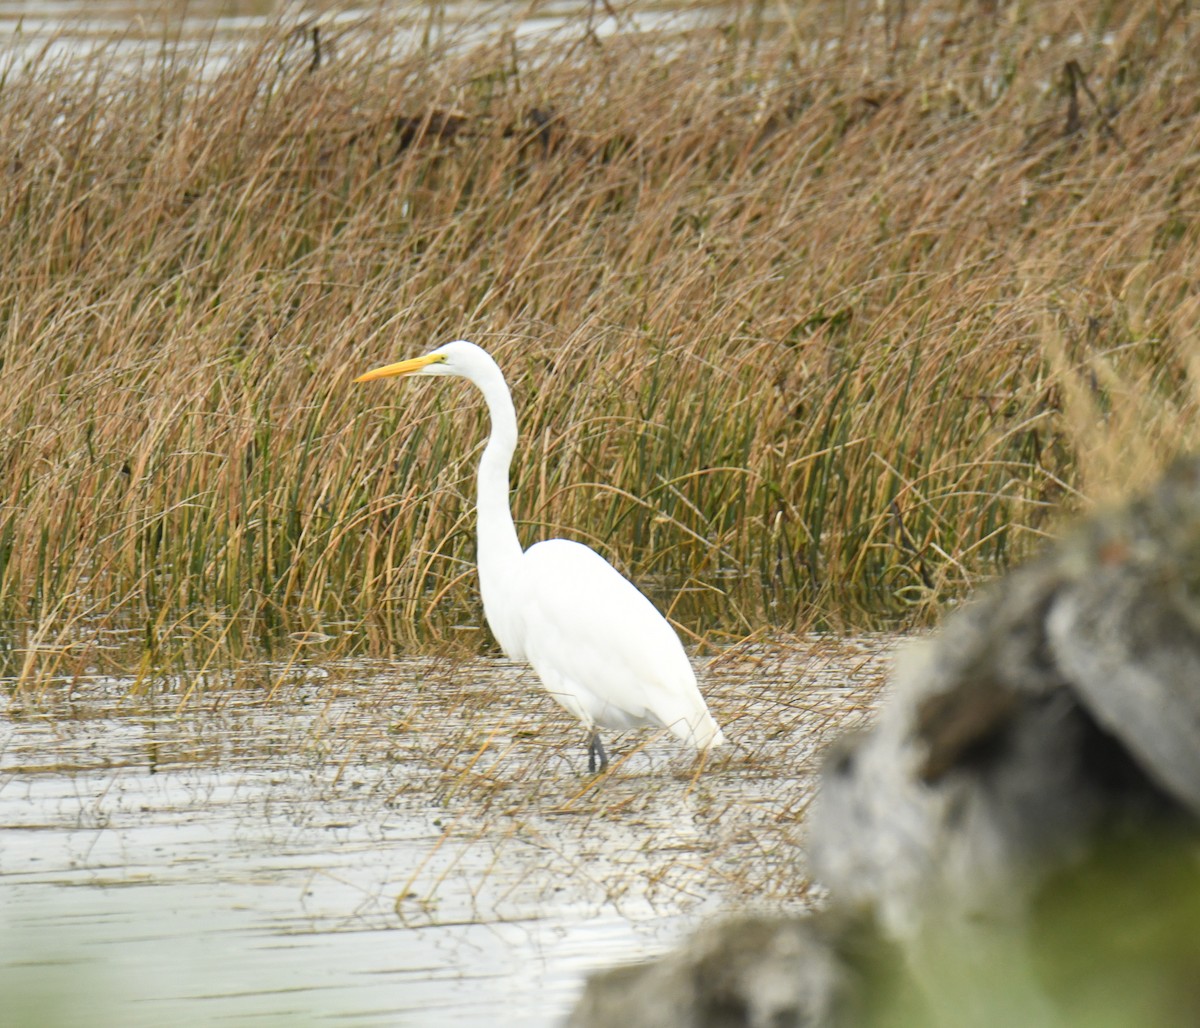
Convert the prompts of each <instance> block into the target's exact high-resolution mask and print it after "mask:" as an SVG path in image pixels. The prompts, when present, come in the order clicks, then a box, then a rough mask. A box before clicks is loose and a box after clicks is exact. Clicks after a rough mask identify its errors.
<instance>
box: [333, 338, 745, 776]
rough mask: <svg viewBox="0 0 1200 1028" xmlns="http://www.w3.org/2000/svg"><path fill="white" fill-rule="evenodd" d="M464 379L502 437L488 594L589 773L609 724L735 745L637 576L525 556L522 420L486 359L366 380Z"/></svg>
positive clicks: (401, 366)
mask: <svg viewBox="0 0 1200 1028" xmlns="http://www.w3.org/2000/svg"><path fill="white" fill-rule="evenodd" d="M395 375H456V376H458V377H460V378H465V379H466V380H467V381H468V382H473V383H474V384H475V385H476V386H477V387H478V388H479V390H480V391H481V392H482V393H483V398H484V401H485V402H486V403H487V408H488V413H489V415H490V416H491V421H492V432H491V435H490V436H489V438H488V442H487V446H486V447H485V449H484V451H483V457H482V458H480V461H479V478H478V486H479V499H478V505H477V508H476V512H477V515H478V535H479V554H478V563H479V589H480V592H481V593H482V594H483V611H484V614H485V615H486V616H487V622H488V624H489V625H490V626H491V628H492V632H493V633H494V634H495V636H496V639H497V641H499V643H500V646H501V647H502V648H503V650H504V652H505V653H506V654H507V655H508V656H509V657H510V658H512V659H513V660H518V661H527V662H528V663H529V664H531V665H533V669H534V670H535V671H536V672H537V675H538V677H539V678H540V679H541V680H542V684H543V685H544V686H545V687H546V690H547V691H548V692H549V693H550V695H551V696H553V697H554V698H555V699H556V700H557V701H558V702H559V703H560V704H562V706H564V707H566V709H567V710H569V711H570V712H571V713H572V714H574V715H575V716H576V717H577V718H579V720H580V721H582V722H583V724H584V727H585V728H586V729H587V731H588V733H589V738H588V770H589V771H595V770H596V758H597V757H599V760H600V770H601V771H603V770H605V769H606V768H607V767H608V755H607V754H606V753H605V752H604V746H603V745H602V744H601V742H600V733H599V731H598V727H601V728H612V729H621V728H632V727H634V726H635V725H646V724H649V725H659V726H662V727H664V728H667V729H669V730H670V731H671V732H672V733H673V734H674V735H676V736H678V737H679V738H680V739H683V740H684V741H685V742H690V743H691V744H692V745H694V746H695V747H696V748H697V749H699V750H708V749H710V748H711V747H713V746H719V745H721V744H722V743H723V742H724V741H725V737H724V736H723V735H722V734H721V729H720V728H719V727H718V726H717V723H716V722H715V721H714V720H713V718H712V715H711V714H709V712H708V707H707V706H705V703H704V699H703V697H702V696H701V695H700V690H699V689H698V688H697V687H696V676H695V674H694V673H693V671H692V666H691V663H690V662H689V661H688V658H687V654H686V653H684V651H683V646H682V644H681V643H680V642H679V636H677V635H676V634H675V630H674V629H673V628H672V627H671V626H670V625H669V624H668V623H667V621H666V619H665V618H664V617H663V616H662V615H661V614H660V613H659V612H658V611H657V610H656V609H655V608H654V605H653V604H652V603H651V602H650V601H649V600H648V599H646V597H645V596H643V595H642V594H641V593H640V592H638V590H637V588H636V587H635V586H634V585H633V583H632V582H630V581H629V580H628V579H626V578H623V577H622V576H621V574H620V573H619V572H618V571H617V570H616V569H615V568H614V567H613V566H612V565H611V564H609V563H608V561H606V560H605V559H604V558H603V557H601V556H600V555H599V554H598V553H596V552H595V551H594V550H591V549H589V548H588V547H587V546H584V545H583V544H582V543H577V542H571V541H570V540H568V539H547V540H545V541H543V542H540V543H537V544H535V545H534V546H531V547H530V548H529V549H528V550H522V549H521V543H520V541H519V540H518V539H517V529H516V526H515V525H514V524H513V518H512V511H511V509H510V508H509V500H508V469H509V465H510V464H511V463H512V456H513V451H514V450H515V449H516V446H517V414H516V410H515V409H514V408H513V402H512V394H511V393H510V392H509V390H508V385H507V384H506V383H505V381H504V374H503V373H502V372H501V371H500V368H499V366H498V365H497V364H496V362H495V361H494V360H492V358H491V357H490V356H489V355H488V353H487V351H485V350H483V349H481V348H480V347H478V346H476V345H475V344H474V343H469V342H467V341H466V340H465V339H458V340H455V341H454V342H452V343H447V344H446V345H445V346H439V347H438V348H437V349H436V350H433V351H431V352H430V353H427V354H425V356H423V357H416V358H413V359H412V360H406V361H400V362H399V363H398V364H388V365H387V366H385V367H382V368H376V369H375V370H374V371H368V372H367V373H366V374H365V375H360V376H359V377H358V378H356V379H355V381H356V382H371V381H374V380H375V379H379V378H390V377H392V376H395Z"/></svg>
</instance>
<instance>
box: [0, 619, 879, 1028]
mask: <svg viewBox="0 0 1200 1028" xmlns="http://www.w3.org/2000/svg"><path fill="white" fill-rule="evenodd" d="M888 649H889V643H888V642H887V641H886V640H879V641H857V642H833V641H827V640H818V641H815V642H812V643H810V644H805V645H803V646H792V647H789V648H787V649H776V650H771V649H759V650H744V651H738V652H731V653H729V654H726V655H723V656H722V657H721V658H719V659H718V660H716V661H713V662H711V664H710V665H709V666H708V667H707V669H705V670H703V671H702V680H703V682H704V688H705V692H706V693H707V695H708V696H709V699H710V705H711V706H712V708H713V710H714V713H715V714H716V716H717V717H718V720H720V721H722V722H723V723H724V724H725V726H726V728H727V732H728V734H729V735H730V736H731V738H733V739H735V740H736V741H737V743H738V747H737V749H736V750H734V751H733V752H730V753H729V754H727V755H725V754H723V755H722V756H721V757H719V758H717V759H714V760H712V761H710V762H709V764H708V765H707V766H706V767H704V768H703V769H701V768H699V767H698V766H697V765H696V764H695V763H694V762H693V761H692V760H691V759H690V758H689V756H688V754H686V753H685V752H683V751H682V749H681V748H680V747H679V746H678V744H677V743H676V742H675V741H674V740H672V739H670V738H668V737H664V736H662V735H660V734H655V733H651V732H643V733H636V732H631V733H625V734H624V735H622V736H617V737H612V738H611V739H610V742H611V746H610V752H612V753H613V755H614V759H613V769H612V770H611V771H610V773H609V774H608V775H607V776H606V777H605V778H603V779H600V780H596V779H593V778H592V777H591V776H588V775H587V774H586V773H585V766H586V754H585V752H584V746H583V740H582V735H581V732H580V731H579V728H578V726H577V725H574V724H572V723H571V721H570V719H569V718H567V717H566V715H564V714H562V713H561V712H559V710H558V708H557V707H556V706H555V705H554V704H553V703H552V702H551V701H550V700H548V699H547V698H546V697H544V696H542V695H541V694H540V693H539V692H538V691H537V686H536V683H535V681H534V680H533V679H532V678H531V677H530V676H529V675H528V674H527V673H522V672H519V671H516V670H514V669H512V668H510V667H508V666H507V665H505V664H502V663H497V662H491V661H472V662H467V663H459V662H451V661H432V660H410V661H406V662H391V663H382V662H380V663H371V664H367V663H355V664H346V663H331V664H328V665H321V664H320V663H313V664H309V665H307V666H305V667H302V668H296V667H292V668H289V669H279V668H262V669H260V670H261V673H262V674H261V680H262V683H263V684H262V687H261V688H249V689H247V688H235V687H232V686H224V687H222V686H220V685H217V684H213V683H210V684H209V686H208V687H207V688H206V689H203V690H199V691H196V690H193V691H192V693H191V694H190V695H189V697H188V699H187V700H186V702H184V703H182V704H181V701H180V696H181V692H180V690H181V688H182V686H181V683H180V682H178V681H172V682H171V683H170V688H167V684H168V683H159V686H160V687H161V688H162V689H163V691H162V692H161V693H159V694H158V695H157V696H154V695H151V696H146V695H141V696H132V695H130V694H129V688H130V683H129V682H124V681H122V680H119V679H111V678H108V679H104V678H95V679H92V680H89V679H88V678H87V677H86V676H85V677H83V678H79V679H76V680H75V681H74V683H73V684H72V685H70V686H67V685H64V686H63V689H62V693H63V694H65V695H56V696H54V697H53V699H51V698H49V694H48V693H44V694H43V695H42V697H40V698H39V700H38V701H37V702H32V701H30V700H28V699H13V700H11V701H9V702H8V703H7V707H6V708H5V709H4V710H3V711H2V712H0V995H3V996H5V997H6V1024H16V1025H21V1024H30V1025H33V1024H38V1025H46V1024H72V1023H92V1024H94V1023H113V1024H116V1023H119V1024H122V1025H139V1024H146V1025H154V1024H163V1023H195V1022H197V1021H200V1020H204V1021H206V1022H207V1021H213V1022H216V1023H221V1022H227V1023H231V1024H284V1023H286V1024H325V1023H330V1022H333V1021H337V1022H338V1023H349V1024H430V1023H453V1024H504V1023H509V1024H529V1025H541V1024H553V1023H556V1022H557V1021H559V1020H560V1019H561V1018H562V1017H563V1016H564V1014H565V1013H566V1011H567V1010H569V1009H570V1006H571V1004H572V1002H573V1000H574V998H575V996H576V995H577V993H578V990H579V988H580V986H581V984H582V979H583V976H584V974H585V973H586V972H587V971H589V970H590V969H592V968H595V967H601V966H607V965H611V964H614V963H618V962H622V961H626V960H633V959H638V958H644V957H647V956H650V955H653V954H655V953H658V952H661V951H662V950H664V949H666V948H668V947H669V946H670V945H671V944H672V943H673V942H674V941H676V940H677V939H678V938H679V937H680V936H681V935H682V934H684V933H685V932H686V931H687V930H688V929H689V928H691V927H693V926H694V925H695V924H696V923H697V922H698V921H699V920H700V919H701V918H702V917H703V916H704V915H706V914H711V913H715V912H717V911H719V910H722V909H730V908H740V907H744V906H747V905H754V904H755V903H757V904H760V905H761V904H764V903H765V904H771V905H777V906H787V907H789V908H801V907H804V906H805V905H806V904H808V902H809V895H808V891H809V890H808V886H807V883H806V881H805V878H804V870H803V867H802V865H801V863H800V861H799V858H798V856H797V846H798V844H799V842H800V837H801V832H802V818H803V812H804V809H805V806H806V805H807V802H808V799H809V797H810V795H811V788H812V775H813V771H814V767H815V760H814V757H815V755H816V753H817V751H818V750H819V748H820V746H821V745H822V744H823V743H824V742H825V741H827V740H828V739H829V738H830V737H831V736H832V735H835V734H836V733H837V732H838V731H839V730H841V729H842V728H844V727H847V726H850V725H854V724H856V723H858V722H861V720H862V719H863V718H864V716H865V715H866V713H867V712H868V711H869V709H870V707H871V705H872V703H873V702H874V698H875V695H876V692H877V689H878V685H879V681H880V675H881V673H882V667H883V664H884V660H885V653H886V651H887V650H888ZM239 677H240V679H241V680H243V681H244V680H246V679H247V678H250V679H253V677H254V676H253V675H249V676H247V675H245V674H243V675H241V676H239ZM193 684H194V683H193ZM10 1001H11V1002H10Z"/></svg>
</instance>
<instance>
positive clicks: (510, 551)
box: [471, 361, 521, 620]
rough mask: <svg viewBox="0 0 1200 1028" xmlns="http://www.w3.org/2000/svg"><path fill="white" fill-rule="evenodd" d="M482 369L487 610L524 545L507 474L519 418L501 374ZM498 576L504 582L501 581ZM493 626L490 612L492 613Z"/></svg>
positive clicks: (482, 567)
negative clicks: (488, 430)
mask: <svg viewBox="0 0 1200 1028" xmlns="http://www.w3.org/2000/svg"><path fill="white" fill-rule="evenodd" d="M488 363H489V364H491V367H488V368H483V369H478V370H477V371H476V373H475V374H474V375H472V376H471V380H472V381H473V382H474V383H475V384H476V385H477V386H478V387H479V389H480V390H481V391H482V393H483V398H484V400H485V401H486V402H487V408H488V414H489V416H490V417H491V421H492V434H491V435H490V436H489V437H488V442H487V446H486V447H485V448H484V451H483V457H482V458H481V459H480V461H479V478H478V486H479V497H478V502H477V504H476V508H475V509H476V514H477V515H478V522H479V523H478V532H479V578H480V585H481V588H482V590H483V594H484V596H483V599H484V604H485V605H487V604H488V599H489V594H491V593H492V592H493V589H492V586H494V585H499V584H501V583H502V582H503V581H504V579H503V576H505V575H512V574H515V573H516V569H515V567H514V562H516V561H518V560H520V557H521V543H520V540H518V539H517V528H516V525H514V524H513V517H512V507H511V506H510V503H509V495H508V469H509V466H510V465H511V464H512V456H513V451H514V450H515V449H516V447H517V412H516V410H515V409H514V408H513V402H512V396H511V395H510V394H509V391H508V386H507V385H505V382H504V375H503V374H502V373H501V371H500V368H499V367H497V366H496V365H495V364H494V363H492V362H491V361H489V362H488ZM497 576H500V577H497ZM489 620H492V618H491V612H490V611H489Z"/></svg>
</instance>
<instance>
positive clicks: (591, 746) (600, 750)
mask: <svg viewBox="0 0 1200 1028" xmlns="http://www.w3.org/2000/svg"><path fill="white" fill-rule="evenodd" d="M596 757H599V758H600V770H601V771H607V770H608V754H607V753H605V752H604V746H603V745H602V744H601V742H600V733H599V732H592V737H591V739H590V740H589V741H588V771H589V772H591V773H592V774H595V773H596Z"/></svg>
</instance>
